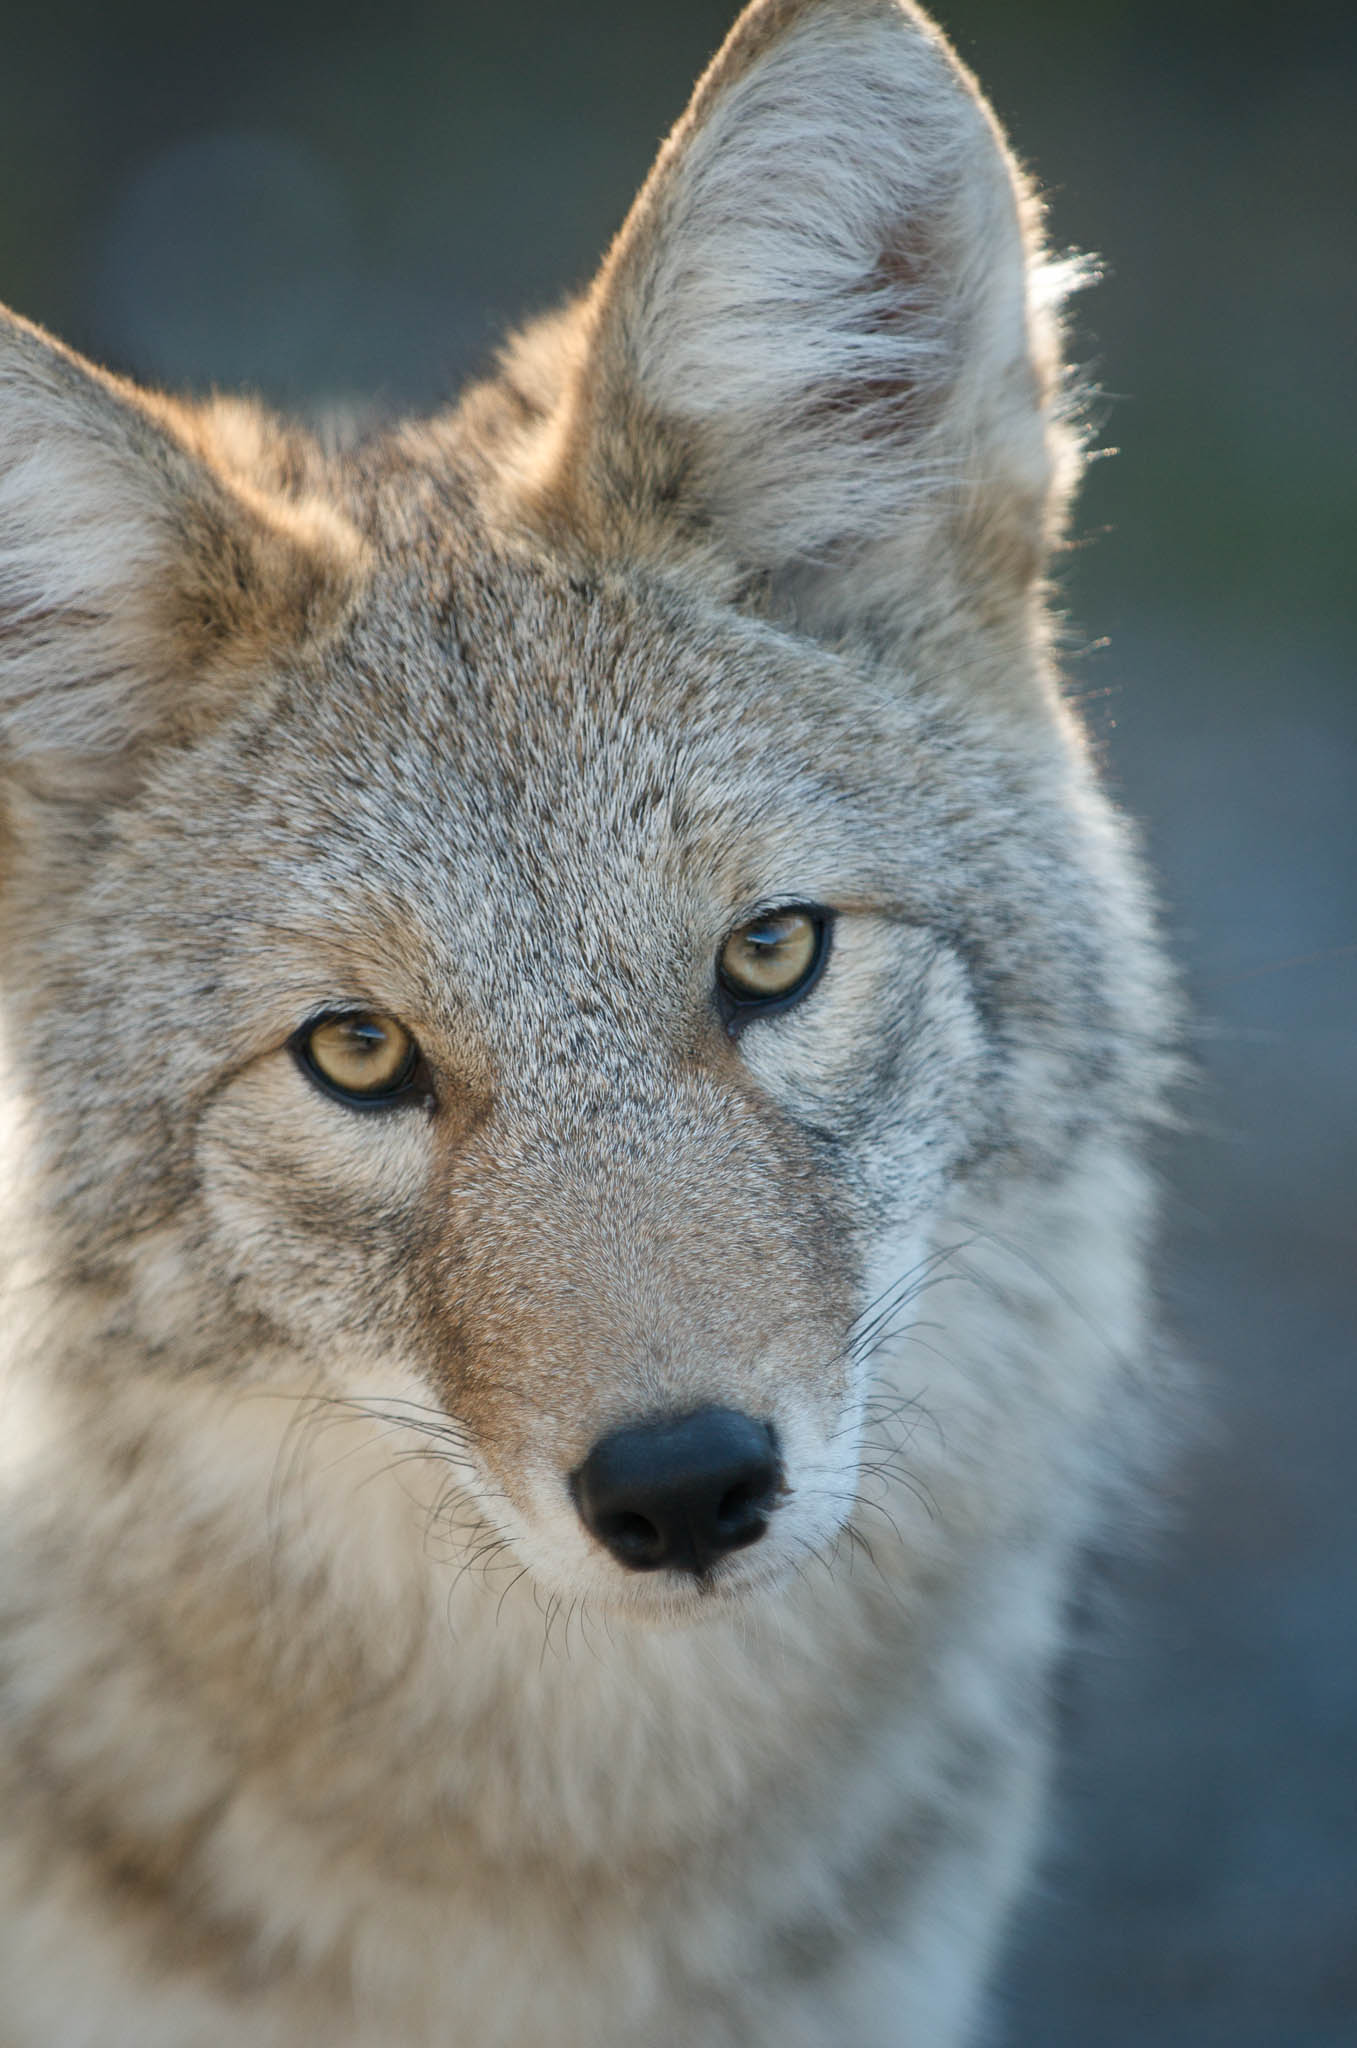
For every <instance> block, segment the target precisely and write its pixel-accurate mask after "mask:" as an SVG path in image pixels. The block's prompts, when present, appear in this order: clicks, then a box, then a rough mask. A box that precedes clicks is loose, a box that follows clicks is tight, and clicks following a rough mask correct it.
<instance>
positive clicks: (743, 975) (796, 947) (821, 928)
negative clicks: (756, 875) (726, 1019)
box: [718, 910, 825, 1003]
mask: <svg viewBox="0 0 1357 2048" xmlns="http://www.w3.org/2000/svg"><path fill="white" fill-rule="evenodd" d="M824 939H825V920H824V918H823V916H817V915H816V913H815V912H813V911H810V910H774V911H769V912H768V913H767V914H766V915H764V916H763V917H755V918H751V919H750V921H749V923H748V924H742V925H740V926H738V927H737V929H736V930H735V931H733V932H732V933H731V935H730V937H729V938H728V939H727V940H726V942H725V944H724V946H722V948H721V953H720V959H719V961H718V970H719V973H720V977H721V983H722V986H723V987H724V988H725V990H726V991H727V993H728V994H729V995H731V996H732V997H733V998H734V999H735V1001H736V1002H737V1003H772V1002H785V1001H786V1000H787V999H788V998H789V997H791V996H794V995H797V994H799V993H800V992H801V990H802V989H803V988H806V987H808V986H809V985H810V982H811V980H812V978H813V977H814V974H815V971H816V969H817V967H818V966H819V965H820V962H821V960H822V958H823V954H824Z"/></svg>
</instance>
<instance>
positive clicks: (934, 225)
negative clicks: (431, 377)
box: [510, 0, 1074, 630]
mask: <svg viewBox="0 0 1357 2048" xmlns="http://www.w3.org/2000/svg"><path fill="white" fill-rule="evenodd" d="M1065 282H1069V279H1068V277H1066V279H1065ZM1059 283H1060V279H1059V278H1058V276H1056V275H1055V272H1054V269H1053V268H1043V266H1042V265H1041V263H1040V261H1039V249H1038V217H1037V210H1036V207H1035V204H1034V202H1033V200H1032V199H1031V197H1030V194H1029V193H1028V191H1027V189H1026V187H1025V185H1024V183H1023V181H1022V179H1021V176H1020V174H1019V173H1018V172H1017V170H1016V168H1015V166H1014V164H1013V162H1012V159H1011V158H1010V156H1009V154H1008V151H1007V149H1006V148H1005V145H1004V142H1003V140H1002V138H1001V136H1000V134H999V132H998V129H997V127H996V125H995V122H994V119H993V117H992V116H991V114H990V112H989V110H988V108H987V107H986V105H985V103H984V101H983V100H982V99H981V97H980V95H979V93H978V91H977V89H976V87H975V85H974V83H973V81H972V80H971V78H970V77H969V75H968V74H967V73H966V72H965V71H964V70H963V68H962V66H961V65H960V64H959V63H958V61H957V60H956V58H955V57H954V56H953V55H952V53H951V51H950V50H949V49H948V47H947V45H946V43H945V42H944V41H943V39H942V37H941V35H940V34H939V33H938V31H937V30H936V29H935V28H934V27H933V26H932V25H931V23H929V22H928V21H927V20H926V18H925V17H924V16H923V15H922V14H921V13H919V12H918V11H917V10H916V9H915V8H914V7H913V6H912V5H910V4H909V0H755V4H754V5H753V6H752V7H750V8H748V9H747V10H746V12H745V13H744V15H743V16H742V17H741V18H740V20H739V22H738V23H737V24H736V27H735V29H734V30H733V32H732V34H731V36H730V38H729V40H728V41H727V43H726V45H725V47H724V48H723V49H722V50H721V51H720V52H719V54H718V55H717V57H716V59H715V60H714V62H713V64H712V65H711V67H710V69H709V70H708V72H707V74H706V76H705V77H704V78H703V79H702V80H701V82H700V83H699V85H698V87H697V91H696V94H695V96H694V98H693V101H692V104H691V106H690V107H689V109H688V112H687V113H686V114H685V115H684V117H683V119H682V120H681V121H680V123H679V125H678V127H677V128H676V129H675V131H674V133H673V135H672V136H671V137H670V138H669V141H668V142H667V143H666V145H665V147H664V149H663V151H662V152H661V155H660V158H659V161H658V163H657V164H656V166H655V169H654V171H653V172H652V174H651V176H650V178H649V180H648V182H647V183H646V185H645V186H644V188H643V190H642V192H641V195H640V197H639V199H638V200H637V202H636V205H635V206H634V208H633V209H632V212H631V214H630V216H629V218H628V219H627V221H626V223H625V225H624V227H623V228H622V231H621V233H620V235H619V236H618V239H617V241H616V243H615V244H614V246H613V249H612V251H611V252H610V254H609V257H608V259H607V261H606V263H605V265H604V267H603V270H602V272H601V274H600V276H599V278H598V280H597V282H596V284H595V286H594V288H593V291H592V293H591V295H590V296H589V298H588V299H587V300H586V301H585V302H584V305H583V308H582V312H581V321H582V326H581V329H580V330H579V332H578V337H577V341H576V347H577V350H578V353H577V355H576V359H575V366H574V370H573V374H572V377H571V380H570V383H569V385H568V387H567V389H566V391H565V393H564V395H563V398H562V400H561V404H560V408H559V410H558V412H557V415H556V419H555V423H554V433H553V436H552V437H551V444H550V446H549V448H548V449H547V451H545V453H544V457H543V461H544V468H543V469H541V470H539V471H538V473H537V489H538V508H539V513H543V514H545V515H546V517H547V518H548V519H549V520H550V519H552V518H553V517H554V518H555V519H556V520H557V521H558V522H559V524H560V526H561V528H562V531H563V532H568V531H570V530H578V529H579V527H580V525H581V522H583V524H584V527H585V530H586V531H588V532H591V533H592V534H593V535H595V536H596V537H598V538H599V539H600V540H601V541H602V544H603V545H605V546H608V545H613V546H619V547H632V548H634V547H635V546H636V545H637V544H638V543H641V542H642V540H643V537H644V536H645V534H646V533H647V532H648V533H649V536H650V538H651V544H652V545H654V544H655V538H656V536H657V535H658V536H659V544H660V545H668V546H670V547H672V546H674V545H675V536H676V535H677V533H678V530H679V526H680V525H686V527H687V529H688V531H689V533H690V535H700V534H705V535H707V536H709V537H714V538H715V539H716V541H717V543H718V547H719V549H720V550H721V551H722V552H723V553H725V554H726V555H727V556H728V557H730V558H733V560H734V562H735V563H736V564H738V567H739V570H741V571H743V572H744V573H746V574H751V575H754V576H756V577H758V578H759V579H761V581H762V582H763V583H764V584H765V585H770V586H771V588H772V591H773V594H774V602H775V603H777V604H780V606H781V608H783V609H784V610H790V611H791V612H793V613H794V615H795V616H796V617H797V618H798V620H799V621H800V623H802V624H803V625H804V626H806V627H807V628H808V629H811V630H835V629H837V628H839V627H842V626H843V625H844V624H846V623H849V622H850V621H851V620H852V619H853V618H854V617H857V616H861V615H863V614H872V613H875V612H878V611H883V610H884V611H887V612H888V611H889V609H890V608H891V606H892V604H893V603H895V602H897V601H901V600H903V601H905V602H911V603H912V606H913V609H914V610H915V611H917V608H918V601H919V591H920V583H921V579H923V580H924V582H925V585H926V587H927V588H928V589H929V590H930V591H931V590H932V588H933V587H934V586H935V584H936V580H937V577H938V576H939V574H942V575H955V574H956V573H957V571H958V569H960V572H961V573H962V574H963V575H965V576H966V577H967V578H968V579H969V578H975V577H977V576H978V577H980V578H982V579H983V580H984V582H985V583H986V586H987V589H988V590H989V591H991V592H993V593H994V594H995V595H996V596H997V595H998V592H999V591H1000V590H1006V591H1010V592H1012V593H1014V594H1015V595H1019V596H1020V595H1021V594H1023V593H1024V592H1025V591H1026V590H1027V588H1028V587H1029V586H1030V584H1031V583H1032V580H1033V578H1034V577H1035V576H1036V575H1037V574H1038V572H1039V570H1040V567H1041V564H1042V561H1043V558H1044V556H1045V553H1046V551H1047V547H1048V545H1049V542H1050V540H1051V538H1052V531H1053V525H1054V523H1055V522H1056V520H1057V519H1058V516H1059V513H1058V508H1059V505H1060V503H1061V502H1063V497H1064V491H1065V486H1066V484H1067V483H1068V481H1069V478H1068V476H1067V475H1065V474H1057V472H1063V471H1069V470H1071V469H1072V466H1073V453H1074V443H1073V437H1072V436H1071V435H1069V434H1068V433H1067V432H1065V431H1062V429H1061V428H1060V426H1059V423H1058V421H1057V419H1056V410H1057V405H1058V396H1059V393H1058V362H1057V342H1058V336H1057V335H1056V332H1055V325H1054V320H1053V318H1052V314H1051V302H1052V299H1053V298H1054V297H1055V296H1057V295H1058V290H1057V291H1056V292H1053V290H1052V286H1053V285H1054V286H1056V287H1057V288H1058V286H1059ZM510 374H511V376H512V374H513V364H512V362H511V364H510ZM666 535H667V540H666V539H665V536H666Z"/></svg>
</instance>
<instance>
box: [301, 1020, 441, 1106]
mask: <svg viewBox="0 0 1357 2048" xmlns="http://www.w3.org/2000/svg"><path fill="white" fill-rule="evenodd" d="M298 1051H299V1052H300V1054H301V1058H302V1061H303V1063H304V1064H305V1065H306V1066H307V1067H309V1068H310V1070H311V1072H312V1074H313V1075H314V1076H315V1077H316V1079H317V1080H319V1081H321V1082H322V1083H323V1084H324V1085H325V1086H326V1087H327V1088H329V1089H331V1090H332V1091H333V1092H334V1093H335V1094H336V1095H340V1096H344V1097H346V1098H347V1099H348V1100H349V1101H352V1102H363V1103H367V1102H386V1101H390V1099H391V1098H392V1097H393V1096H396V1095H399V1094H400V1093H401V1092H402V1091H403V1090H404V1089H405V1088H406V1087H407V1086H408V1084H409V1082H410V1079H411V1077H412V1075H413V1074H414V1071H415V1066H416V1063H417V1061H418V1058H419V1051H418V1048H417V1046H416V1044H415V1041H414V1039H413V1038H412V1037H411V1036H410V1033H409V1032H408V1031H407V1030H406V1028H405V1026H404V1025H403V1024H398V1023H397V1022H396V1019H395V1018H394V1017H382V1016H378V1015H376V1014H374V1013H373V1012H370V1011H362V1012H355V1013H350V1014H347V1015H344V1016H337V1017H322V1018H321V1019H320V1020H319V1022H318V1023H315V1024H312V1025H311V1026H310V1028H309V1029H308V1030H307V1031H306V1032H305V1033H304V1034H303V1036H302V1038H301V1040H300V1041H299V1044H298Z"/></svg>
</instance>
